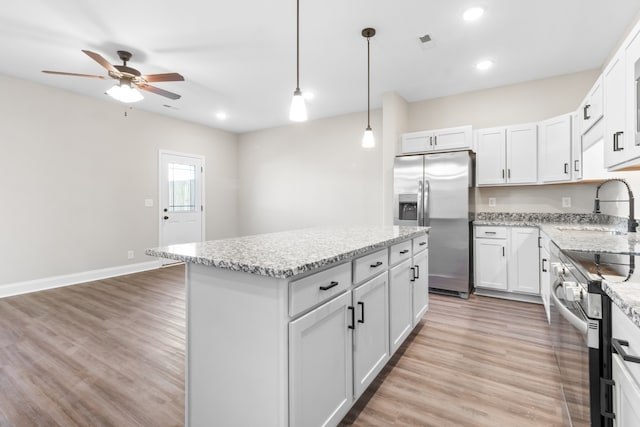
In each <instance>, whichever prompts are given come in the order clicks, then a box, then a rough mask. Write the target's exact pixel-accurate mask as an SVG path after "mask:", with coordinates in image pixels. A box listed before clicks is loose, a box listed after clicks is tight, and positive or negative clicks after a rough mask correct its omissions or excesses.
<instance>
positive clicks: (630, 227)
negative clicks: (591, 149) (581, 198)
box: [593, 178, 638, 233]
mask: <svg viewBox="0 0 640 427" xmlns="http://www.w3.org/2000/svg"><path fill="white" fill-rule="evenodd" d="M615 181H619V182H621V183H623V184H624V185H625V187H627V194H628V195H629V198H628V199H627V200H600V198H599V197H598V194H599V193H600V188H601V187H602V186H603V185H605V184H606V183H608V182H615ZM602 202H629V219H628V220H627V231H629V232H632V233H634V232H635V231H636V227H638V221H636V220H635V218H634V216H635V215H634V212H635V211H634V204H635V201H634V198H633V192H632V191H631V187H629V184H628V183H627V181H625V180H624V179H621V178H612V179H608V180H606V181H603V182H601V183H600V185H598V188H596V199H595V201H594V205H593V213H600V203H602Z"/></svg>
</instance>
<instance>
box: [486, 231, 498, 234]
mask: <svg viewBox="0 0 640 427" xmlns="http://www.w3.org/2000/svg"><path fill="white" fill-rule="evenodd" d="M484 234H496V232H495V231H485V232H484Z"/></svg>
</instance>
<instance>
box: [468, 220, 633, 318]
mask: <svg viewBox="0 0 640 427" xmlns="http://www.w3.org/2000/svg"><path fill="white" fill-rule="evenodd" d="M558 219H559V218H557V217H554V216H550V217H541V218H535V217H533V218H532V217H531V216H523V217H518V218H516V219H513V218H509V217H508V216H506V215H502V216H501V217H499V218H485V219H481V220H478V221H474V223H473V224H474V225H476V226H478V225H487V226H505V227H518V226H520V227H538V228H540V230H542V232H543V233H545V234H546V235H547V236H548V237H549V238H550V239H551V240H552V241H553V242H554V243H555V244H556V245H557V246H558V248H560V249H561V250H563V251H582V252H593V253H612V254H629V255H635V256H638V255H640V233H637V232H636V233H628V232H626V231H623V230H624V227H623V228H621V227H620V224H617V225H614V224H593V223H583V222H580V221H575V220H574V221H568V222H560V221H558ZM560 219H564V218H560ZM545 220H552V221H556V222H548V221H545ZM634 279H635V278H634V277H632V278H631V280H630V281H627V282H617V283H614V282H610V281H607V280H602V289H603V290H604V292H605V293H606V294H607V295H608V296H609V297H610V298H611V300H612V301H613V302H614V304H616V305H617V306H618V307H620V309H621V310H622V311H623V312H624V313H625V314H626V315H627V316H628V317H629V318H630V319H631V320H632V321H633V322H634V323H635V324H636V326H638V327H640V281H638V280H637V279H636V280H635V281H634Z"/></svg>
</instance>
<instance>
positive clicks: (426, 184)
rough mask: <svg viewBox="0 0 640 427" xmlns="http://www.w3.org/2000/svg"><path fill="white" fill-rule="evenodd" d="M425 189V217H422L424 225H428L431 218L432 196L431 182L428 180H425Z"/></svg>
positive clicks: (423, 193) (423, 198)
mask: <svg viewBox="0 0 640 427" xmlns="http://www.w3.org/2000/svg"><path fill="white" fill-rule="evenodd" d="M423 188H424V190H423V191H422V203H423V204H424V205H423V207H422V212H423V217H422V225H423V226H425V227H426V226H428V225H429V222H430V218H429V198H430V195H429V193H430V190H431V189H430V183H429V181H428V180H426V179H425V180H424V184H423Z"/></svg>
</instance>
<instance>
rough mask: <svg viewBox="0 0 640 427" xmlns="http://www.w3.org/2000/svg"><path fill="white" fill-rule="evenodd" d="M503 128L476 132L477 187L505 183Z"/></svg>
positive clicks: (504, 136)
mask: <svg viewBox="0 0 640 427" xmlns="http://www.w3.org/2000/svg"><path fill="white" fill-rule="evenodd" d="M505 148H506V134H505V128H491V129H480V130H478V131H476V150H477V152H476V171H477V180H478V185H496V184H504V183H505V182H506V170H505V169H506V166H505V162H506V156H505Z"/></svg>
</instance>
